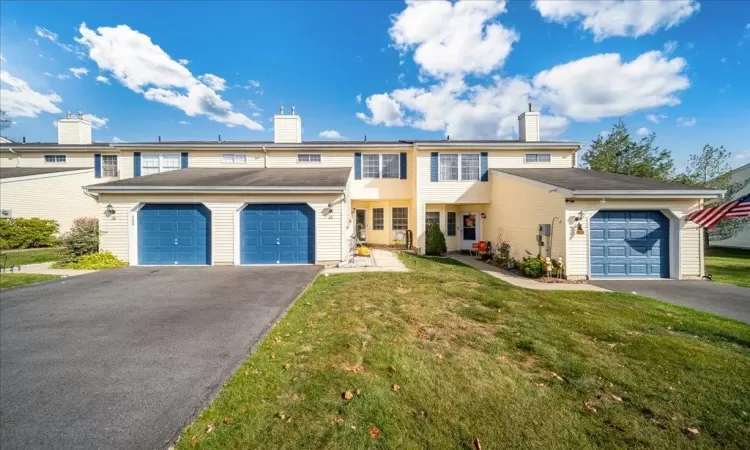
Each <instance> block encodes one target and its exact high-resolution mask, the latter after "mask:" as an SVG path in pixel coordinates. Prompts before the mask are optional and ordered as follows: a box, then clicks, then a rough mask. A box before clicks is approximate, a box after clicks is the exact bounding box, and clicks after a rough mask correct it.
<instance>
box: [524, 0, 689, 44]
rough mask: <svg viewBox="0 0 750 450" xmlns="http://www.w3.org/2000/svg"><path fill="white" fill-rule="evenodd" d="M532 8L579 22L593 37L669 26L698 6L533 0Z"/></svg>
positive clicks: (644, 0) (663, 1)
mask: <svg viewBox="0 0 750 450" xmlns="http://www.w3.org/2000/svg"><path fill="white" fill-rule="evenodd" d="M533 7H534V8H535V9H536V10H537V11H539V13H540V14H541V15H542V17H543V18H544V19H546V20H548V21H551V22H558V23H563V24H567V23H571V22H580V26H581V28H583V29H584V30H587V31H590V32H591V33H593V35H594V40H596V41H601V40H603V39H606V38H608V37H612V36H630V37H638V36H643V35H646V34H653V33H655V32H656V31H658V30H660V29H662V28H664V29H669V28H672V27H674V26H676V25H678V24H680V23H681V22H683V21H684V20H686V19H687V18H688V17H690V16H691V15H693V14H694V13H696V12H697V11H698V10H699V9H700V4H699V3H698V2H697V0H536V1H535V2H534V5H533Z"/></svg>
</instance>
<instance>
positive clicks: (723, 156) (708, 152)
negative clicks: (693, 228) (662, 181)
mask: <svg viewBox="0 0 750 450" xmlns="http://www.w3.org/2000/svg"><path fill="white" fill-rule="evenodd" d="M731 157H732V153H730V152H729V151H728V150H727V149H725V148H724V146H723V145H722V146H719V147H714V146H712V145H710V144H706V145H704V146H703V150H702V151H701V153H700V154H697V155H690V157H689V158H688V163H687V167H686V169H685V173H683V174H680V175H678V176H677V177H675V181H677V182H680V183H685V184H692V185H695V186H701V187H706V188H712V189H723V190H725V191H726V194H724V198H723V199H719V200H717V201H716V202H713V203H711V204H710V205H708V206H716V205H722V204H724V203H726V202H729V201H732V200H735V197H736V196H737V193H738V192H740V191H741V190H742V189H744V188H745V186H747V185H748V184H749V183H750V179H746V180H740V181H732V169H731V167H730V166H729V161H730V159H731ZM749 226H750V218H745V219H726V220H722V221H720V222H719V223H718V224H717V225H716V226H715V227H714V228H712V229H710V230H708V239H706V244H708V243H709V242H716V241H721V240H724V239H729V238H731V237H733V236H734V235H736V234H737V233H739V232H740V231H743V230H745V229H746V228H747V227H749Z"/></svg>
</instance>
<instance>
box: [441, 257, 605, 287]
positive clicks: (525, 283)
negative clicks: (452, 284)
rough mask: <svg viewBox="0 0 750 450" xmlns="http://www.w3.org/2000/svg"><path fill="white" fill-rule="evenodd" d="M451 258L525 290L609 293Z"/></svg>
mask: <svg viewBox="0 0 750 450" xmlns="http://www.w3.org/2000/svg"><path fill="white" fill-rule="evenodd" d="M450 257H451V258H453V259H455V260H456V261H459V262H462V263H464V264H466V265H467V266H471V267H473V268H475V269H477V270H479V271H482V272H484V273H486V274H488V275H491V276H493V277H495V278H498V279H500V280H503V281H505V282H506V283H509V284H512V285H514V286H518V287H522V288H525V289H534V290H537V291H591V292H609V290H608V289H604V288H602V287H599V286H593V285H591V284H564V283H540V282H538V281H534V280H532V279H531V278H526V277H522V276H520V275H514V274H511V273H509V272H507V271H505V270H502V269H500V268H498V267H495V266H492V265H490V264H487V263H486V262H484V261H480V260H478V259H476V258H474V257H473V256H466V255H451V256H450Z"/></svg>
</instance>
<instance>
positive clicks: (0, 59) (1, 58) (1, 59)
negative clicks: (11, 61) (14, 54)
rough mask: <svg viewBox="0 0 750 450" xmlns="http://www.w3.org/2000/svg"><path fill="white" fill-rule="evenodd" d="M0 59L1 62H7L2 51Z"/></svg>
mask: <svg viewBox="0 0 750 450" xmlns="http://www.w3.org/2000/svg"><path fill="white" fill-rule="evenodd" d="M0 61H2V62H8V60H7V59H5V58H3V54H2V53H0Z"/></svg>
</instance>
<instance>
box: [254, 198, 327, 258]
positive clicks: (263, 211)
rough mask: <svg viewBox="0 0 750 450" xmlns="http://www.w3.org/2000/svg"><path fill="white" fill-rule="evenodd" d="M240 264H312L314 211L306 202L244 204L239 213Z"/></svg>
mask: <svg viewBox="0 0 750 450" xmlns="http://www.w3.org/2000/svg"><path fill="white" fill-rule="evenodd" d="M240 263H241V264H314V263H315V211H314V210H313V209H312V208H311V207H310V206H309V205H307V204H255V205H247V206H246V207H245V209H243V210H242V212H241V213H240Z"/></svg>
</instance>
